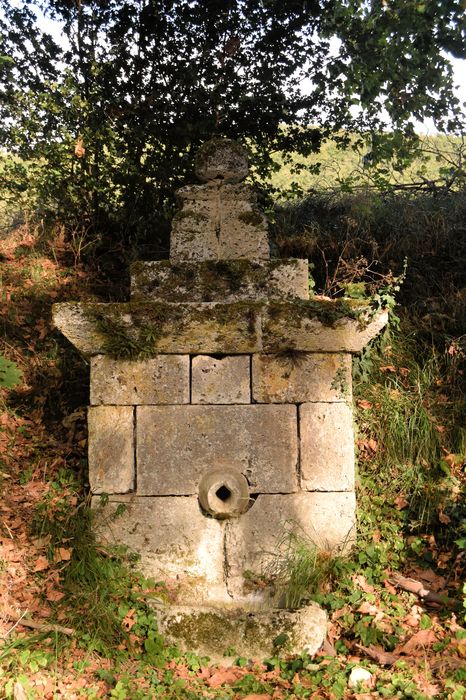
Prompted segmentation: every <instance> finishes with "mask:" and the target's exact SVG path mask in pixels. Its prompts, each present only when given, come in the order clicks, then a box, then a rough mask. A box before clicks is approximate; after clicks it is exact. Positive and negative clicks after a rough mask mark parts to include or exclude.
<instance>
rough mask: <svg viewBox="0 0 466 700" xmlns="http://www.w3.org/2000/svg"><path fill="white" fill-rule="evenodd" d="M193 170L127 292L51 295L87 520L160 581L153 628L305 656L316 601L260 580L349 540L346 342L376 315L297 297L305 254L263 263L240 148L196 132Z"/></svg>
mask: <svg viewBox="0 0 466 700" xmlns="http://www.w3.org/2000/svg"><path fill="white" fill-rule="evenodd" d="M195 171H196V173H197V175H198V177H199V179H200V180H201V182H202V183H203V184H198V185H188V186H186V187H183V188H182V189H181V190H179V191H178V193H177V194H178V198H179V201H180V203H181V206H180V210H179V212H178V213H177V214H176V215H175V217H174V219H173V226H172V235H171V244H170V260H168V261H153V262H150V261H149V262H146V261H145V262H138V263H135V264H134V265H133V266H132V269H131V296H130V301H129V302H125V303H118V304H115V303H111V304H97V303H87V304H86V303H85V304H75V303H67V304H57V305H56V306H55V308H54V320H55V323H56V325H57V327H58V328H60V329H61V330H62V331H63V333H64V334H65V335H66V336H67V338H68V339H69V340H70V341H71V342H72V343H73V344H74V345H75V346H76V347H77V348H78V349H79V350H80V351H81V352H82V353H83V354H84V355H86V356H88V357H89V358H90V362H91V404H93V405H92V406H91V407H90V409H89V479H90V484H91V490H92V492H93V493H94V494H95V495H94V499H93V503H94V507H95V509H96V511H95V514H96V519H95V520H96V527H97V532H98V535H99V537H100V538H101V539H102V540H103V541H105V542H110V543H117V544H125V545H127V546H128V547H129V548H130V549H132V550H134V551H135V552H136V553H137V554H139V555H140V564H139V565H140V567H141V569H142V570H143V572H144V573H145V574H146V575H147V576H151V577H153V578H155V579H156V580H157V581H164V582H165V583H166V590H167V595H168V598H169V600H170V602H171V604H172V606H169V607H168V608H167V607H166V606H162V607H161V608H159V612H158V616H159V627H160V629H161V630H163V632H164V634H166V635H167V637H168V638H169V639H170V640H172V641H175V642H176V643H179V644H180V645H181V646H184V648H186V649H188V650H194V649H195V650H198V651H199V652H200V653H203V654H204V653H208V654H211V655H214V656H218V655H219V654H221V653H222V652H223V651H224V650H225V649H226V648H227V647H231V646H235V647H236V648H237V651H238V653H241V654H242V655H245V656H251V655H254V654H259V655H270V654H272V653H273V654H275V653H276V649H275V647H274V643H273V641H274V639H275V638H276V637H277V636H278V635H280V634H281V635H282V636H283V638H286V639H287V642H286V644H285V646H284V647H283V650H284V651H285V652H287V653H294V652H296V653H300V652H302V651H303V650H308V651H309V652H310V653H315V652H316V651H317V649H318V648H319V646H320V644H321V643H322V641H323V639H324V637H325V628H326V624H325V613H324V612H323V611H322V610H321V609H319V608H318V606H315V605H311V606H308V607H306V608H304V609H301V610H298V611H287V610H277V609H276V607H275V606H276V605H277V604H283V601H280V600H277V597H276V595H275V593H274V590H273V585H271V580H269V579H273V572H274V567H275V569H276V567H277V566H278V565H280V557H282V556H283V546H285V547H289V546H290V543H292V542H296V541H301V542H302V543H304V544H305V545H306V546H308V547H310V548H317V549H324V550H325V551H326V552H329V553H331V552H341V551H347V550H348V549H349V547H350V546H351V543H352V542H353V540H354V536H355V530H354V523H355V493H354V435H353V418H352V408H351V353H354V352H359V351H360V350H361V349H362V348H363V347H364V345H365V344H366V343H367V342H369V340H370V339H371V338H373V337H374V336H375V335H376V334H377V333H378V332H379V330H380V329H381V328H382V327H383V326H384V324H385V323H386V320H387V318H386V314H384V313H374V311H373V309H372V308H371V306H370V304H367V303H364V302H360V301H354V300H348V299H340V300H335V301H329V300H325V301H324V300H316V299H309V285H308V265H307V261H304V260H292V259H290V260H271V259H270V251H269V242H268V235H267V222H266V219H265V217H264V215H263V214H262V212H261V211H260V210H259V208H258V205H257V200H256V197H255V194H254V191H253V190H252V188H251V187H250V186H249V185H245V184H244V183H243V182H242V180H243V179H244V177H245V176H246V174H247V157H246V152H245V150H244V149H243V148H242V147H241V146H239V145H238V144H235V143H233V142H231V141H229V140H228V139H221V140H218V139H216V140H213V141H212V142H209V143H208V144H205V146H204V147H203V148H202V149H201V151H200V153H199V154H198V157H197V160H196V167H195ZM98 494H105V499H102V498H101V497H99V495H98ZM288 555H289V552H288ZM257 582H259V583H260V585H257Z"/></svg>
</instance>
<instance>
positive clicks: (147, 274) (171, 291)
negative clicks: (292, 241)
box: [131, 259, 309, 303]
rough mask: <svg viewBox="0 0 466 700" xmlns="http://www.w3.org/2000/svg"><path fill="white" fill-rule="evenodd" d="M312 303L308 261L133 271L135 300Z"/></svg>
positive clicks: (141, 264) (136, 266)
mask: <svg viewBox="0 0 466 700" xmlns="http://www.w3.org/2000/svg"><path fill="white" fill-rule="evenodd" d="M269 298H271V299H280V298H282V299H308V298H309V289H308V262H307V260H298V259H289V260H279V259H277V260H255V261H254V260H244V259H243V260H222V261H217V260H201V261H198V262H180V263H178V264H174V265H172V264H171V263H170V262H169V261H168V260H158V261H151V262H146V261H138V262H136V263H133V264H132V266H131V299H132V300H133V301H149V300H151V301H170V302H174V301H175V302H191V303H195V302H211V301H216V300H221V301H222V302H224V303H230V302H236V301H242V300H247V299H250V300H267V299H269Z"/></svg>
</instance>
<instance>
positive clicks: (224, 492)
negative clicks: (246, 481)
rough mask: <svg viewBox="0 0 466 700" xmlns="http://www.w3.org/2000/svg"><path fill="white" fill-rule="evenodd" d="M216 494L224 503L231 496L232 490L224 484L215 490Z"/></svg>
mask: <svg viewBox="0 0 466 700" xmlns="http://www.w3.org/2000/svg"><path fill="white" fill-rule="evenodd" d="M215 495H216V496H217V498H219V499H220V500H221V501H223V503H226V502H227V501H228V500H229V499H230V498H231V491H230V489H229V488H228V487H227V486H225V485H224V484H222V486H220V488H219V489H217V491H216V492H215Z"/></svg>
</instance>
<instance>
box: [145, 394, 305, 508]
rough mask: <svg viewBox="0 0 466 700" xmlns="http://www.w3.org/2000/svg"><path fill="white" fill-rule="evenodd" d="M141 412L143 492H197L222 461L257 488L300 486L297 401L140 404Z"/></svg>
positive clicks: (253, 489) (270, 490) (288, 489)
mask: <svg viewBox="0 0 466 700" xmlns="http://www.w3.org/2000/svg"><path fill="white" fill-rule="evenodd" d="M136 416H137V420H136V424H137V469H138V493H139V494H141V495H155V494H157V495H165V494H166V495H182V494H184V495H188V494H194V493H197V492H198V486H199V481H200V479H201V477H202V475H203V474H204V473H205V472H206V471H208V470H209V469H212V468H219V469H220V468H221V467H222V466H225V467H232V468H235V469H237V470H238V471H240V472H241V473H242V474H243V475H244V476H245V477H246V478H247V480H248V482H249V484H250V488H251V493H257V492H260V493H264V492H265V493H276V492H281V493H283V492H285V493H286V492H288V493H289V492H293V491H296V490H297V488H298V483H297V481H298V480H297V473H296V465H297V459H298V452H297V409H296V406H279V405H275V406H266V405H255V406H251V405H249V406H246V405H244V406H165V407H156V406H139V407H137V409H136ZM242 517H243V516H242Z"/></svg>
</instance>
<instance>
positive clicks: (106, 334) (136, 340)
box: [53, 300, 388, 357]
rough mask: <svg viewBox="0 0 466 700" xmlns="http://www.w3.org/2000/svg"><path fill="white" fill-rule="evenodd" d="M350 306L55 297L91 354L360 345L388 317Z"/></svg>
mask: <svg viewBox="0 0 466 700" xmlns="http://www.w3.org/2000/svg"><path fill="white" fill-rule="evenodd" d="M345 303H346V302H345ZM329 305H330V306H329ZM352 305H354V304H353V302H352ZM345 308H346V307H345V306H344V305H343V304H337V303H334V302H324V301H316V300H311V301H305V300H301V301H295V302H291V301H290V302H270V303H269V304H265V303H264V302H260V301H254V302H247V301H241V302H236V303H233V304H221V303H218V304H216V303H215V304H186V303H183V304H170V303H168V302H147V303H142V302H130V303H126V304H93V303H80V304H75V303H62V304H54V307H53V320H54V323H55V326H56V327H57V328H58V329H59V330H60V331H61V332H62V333H63V334H64V335H65V336H66V337H67V338H68V340H70V341H71V342H72V343H73V345H75V347H77V348H78V350H80V351H81V352H82V353H83V354H85V355H98V354H110V355H112V356H116V357H134V356H136V357H137V356H138V354H139V355H140V354H143V355H144V356H149V355H151V354H152V355H155V354H157V353H169V354H185V353H191V354H197V353H202V354H225V355H232V354H235V355H239V354H246V353H252V352H260V351H261V350H262V351H263V352H265V353H277V352H283V351H286V350H290V349H294V350H302V351H312V352H319V351H323V352H359V351H360V350H362V348H363V347H364V346H365V345H366V344H367V343H368V342H369V340H371V339H372V338H373V337H375V336H376V335H377V333H378V332H379V331H380V330H381V329H382V328H383V327H384V326H385V325H386V323H387V320H388V316H387V313H386V312H381V313H379V314H378V315H376V316H375V317H374V318H372V319H371V320H370V321H368V322H367V325H365V323H364V314H365V311H367V306H366V305H362V306H358V305H357V304H356V305H355V308H356V310H357V311H358V313H360V314H361V319H360V320H357V319H354V318H346V317H344V311H345ZM332 319H333V320H332ZM331 323H333V325H331Z"/></svg>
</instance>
